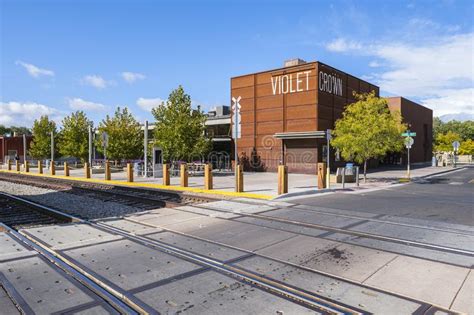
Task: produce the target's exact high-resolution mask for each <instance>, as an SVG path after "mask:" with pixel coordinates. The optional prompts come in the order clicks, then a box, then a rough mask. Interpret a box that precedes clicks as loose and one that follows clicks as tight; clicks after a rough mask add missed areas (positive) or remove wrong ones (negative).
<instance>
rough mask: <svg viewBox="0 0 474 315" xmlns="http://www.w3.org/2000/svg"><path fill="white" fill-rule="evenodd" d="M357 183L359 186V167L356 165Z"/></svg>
mask: <svg viewBox="0 0 474 315" xmlns="http://www.w3.org/2000/svg"><path fill="white" fill-rule="evenodd" d="M356 185H357V187H359V167H358V166H356Z"/></svg>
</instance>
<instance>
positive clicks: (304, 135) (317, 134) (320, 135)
mask: <svg viewBox="0 0 474 315" xmlns="http://www.w3.org/2000/svg"><path fill="white" fill-rule="evenodd" d="M273 137H275V138H277V139H283V140H288V139H326V131H304V132H277V133H275V134H274V135H273Z"/></svg>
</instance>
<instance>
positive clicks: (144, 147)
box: [143, 120, 148, 177]
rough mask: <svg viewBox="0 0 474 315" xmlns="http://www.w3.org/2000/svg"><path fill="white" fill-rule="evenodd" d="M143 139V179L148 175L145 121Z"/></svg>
mask: <svg viewBox="0 0 474 315" xmlns="http://www.w3.org/2000/svg"><path fill="white" fill-rule="evenodd" d="M144 128H145V129H144V137H143V177H147V173H148V120H145V126H144Z"/></svg>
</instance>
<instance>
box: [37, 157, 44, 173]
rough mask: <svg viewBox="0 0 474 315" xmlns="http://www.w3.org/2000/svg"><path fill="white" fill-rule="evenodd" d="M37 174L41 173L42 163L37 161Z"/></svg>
mask: <svg viewBox="0 0 474 315" xmlns="http://www.w3.org/2000/svg"><path fill="white" fill-rule="evenodd" d="M38 174H43V163H42V162H41V160H40V161H38Z"/></svg>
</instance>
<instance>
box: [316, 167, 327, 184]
mask: <svg viewBox="0 0 474 315" xmlns="http://www.w3.org/2000/svg"><path fill="white" fill-rule="evenodd" d="M323 188H326V163H318V189H323Z"/></svg>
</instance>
